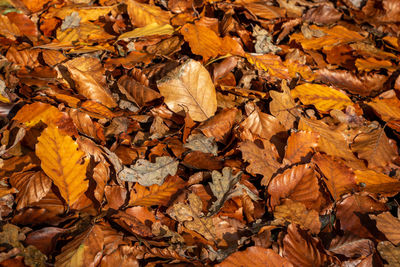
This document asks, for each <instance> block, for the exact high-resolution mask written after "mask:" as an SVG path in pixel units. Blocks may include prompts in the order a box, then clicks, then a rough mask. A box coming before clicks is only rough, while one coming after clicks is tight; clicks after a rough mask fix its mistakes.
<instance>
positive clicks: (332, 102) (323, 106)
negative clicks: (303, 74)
mask: <svg viewBox="0 0 400 267" xmlns="http://www.w3.org/2000/svg"><path fill="white" fill-rule="evenodd" d="M290 93H291V95H292V97H293V98H296V97H298V98H299V99H300V100H301V102H303V104H305V105H314V106H315V107H316V108H317V109H318V110H319V111H321V112H326V111H329V110H332V109H338V110H341V109H344V108H346V107H347V106H352V105H353V102H352V101H351V100H350V98H349V97H348V96H346V95H345V94H343V93H341V92H339V91H338V90H335V89H333V88H331V87H328V86H325V85H320V84H311V83H304V84H302V85H298V86H296V87H295V88H294V90H292V91H291V92H290Z"/></svg>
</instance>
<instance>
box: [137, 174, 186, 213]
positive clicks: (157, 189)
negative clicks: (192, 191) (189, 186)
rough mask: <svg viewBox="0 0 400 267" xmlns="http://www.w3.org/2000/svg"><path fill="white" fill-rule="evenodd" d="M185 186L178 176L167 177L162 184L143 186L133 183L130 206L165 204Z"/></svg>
mask: <svg viewBox="0 0 400 267" xmlns="http://www.w3.org/2000/svg"><path fill="white" fill-rule="evenodd" d="M184 186H185V182H184V181H183V180H182V179H180V178H179V177H178V176H170V177H167V178H166V180H165V182H164V183H163V184H162V185H157V184H154V185H151V186H150V187H144V186H142V185H140V184H135V186H134V187H133V190H132V191H131V194H130V200H129V205H130V206H145V207H149V206H154V205H160V206H165V205H167V204H168V202H169V201H170V200H171V197H172V196H173V195H174V194H175V193H177V192H178V191H179V190H180V189H181V188H183V187H184Z"/></svg>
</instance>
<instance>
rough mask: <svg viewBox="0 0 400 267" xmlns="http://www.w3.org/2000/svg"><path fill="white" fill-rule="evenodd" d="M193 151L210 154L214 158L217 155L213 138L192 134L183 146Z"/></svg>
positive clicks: (216, 147)
mask: <svg viewBox="0 0 400 267" xmlns="http://www.w3.org/2000/svg"><path fill="white" fill-rule="evenodd" d="M183 146H184V147H186V148H189V149H191V150H193V151H200V152H203V153H210V154H213V155H214V156H217V154H218V146H217V143H216V142H215V140H214V137H206V136H204V135H202V134H192V135H190V136H189V137H188V139H186V144H184V145H183Z"/></svg>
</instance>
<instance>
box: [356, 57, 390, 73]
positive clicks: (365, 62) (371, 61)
mask: <svg viewBox="0 0 400 267" xmlns="http://www.w3.org/2000/svg"><path fill="white" fill-rule="evenodd" d="M356 67H357V69H358V71H371V70H379V69H387V70H390V71H394V70H396V67H395V66H393V65H392V62H390V61H389V60H378V59H376V58H374V57H369V58H367V59H362V58H357V60H356Z"/></svg>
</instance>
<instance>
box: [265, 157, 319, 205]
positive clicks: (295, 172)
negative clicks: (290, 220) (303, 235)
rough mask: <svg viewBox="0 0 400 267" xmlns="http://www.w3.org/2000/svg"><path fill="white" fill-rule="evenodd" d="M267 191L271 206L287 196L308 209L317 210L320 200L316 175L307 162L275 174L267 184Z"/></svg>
mask: <svg viewBox="0 0 400 267" xmlns="http://www.w3.org/2000/svg"><path fill="white" fill-rule="evenodd" d="M268 193H269V194H270V195H271V202H270V204H271V206H272V208H274V207H275V206H276V205H279V203H281V199H284V198H289V199H291V200H294V201H297V202H301V203H303V204H305V205H306V207H307V208H309V209H316V210H319V207H320V205H321V201H322V200H321V198H322V195H321V193H320V192H319V185H318V178H317V175H316V173H315V171H314V169H313V168H312V166H310V165H309V164H306V165H299V166H293V167H292V168H290V169H288V170H285V171H284V172H283V173H282V174H279V175H277V176H275V177H274V178H273V179H272V181H271V182H270V184H269V186H268Z"/></svg>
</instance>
